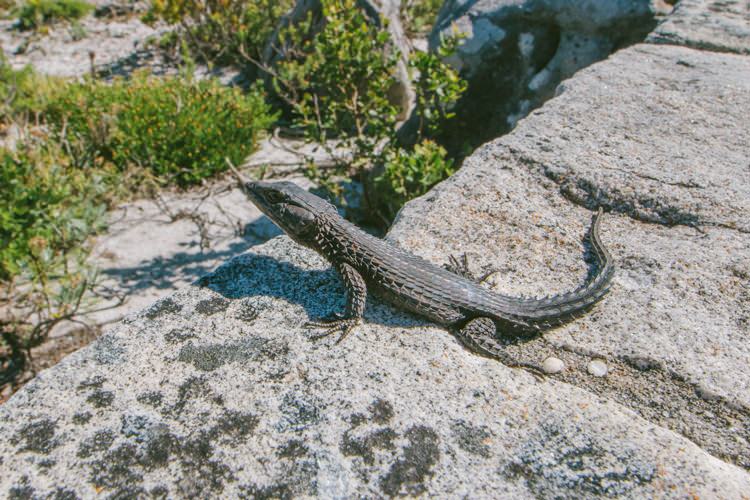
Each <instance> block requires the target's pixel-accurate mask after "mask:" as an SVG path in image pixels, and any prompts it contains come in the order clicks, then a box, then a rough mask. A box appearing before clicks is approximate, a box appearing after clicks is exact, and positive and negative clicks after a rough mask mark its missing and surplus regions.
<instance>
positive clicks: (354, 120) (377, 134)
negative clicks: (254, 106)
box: [274, 0, 399, 195]
mask: <svg viewBox="0 0 750 500" xmlns="http://www.w3.org/2000/svg"><path fill="white" fill-rule="evenodd" d="M322 15H323V21H322V28H321V29H319V30H317V31H316V24H317V23H316V20H314V19H313V16H312V14H310V15H308V17H307V19H305V20H304V21H302V22H300V23H298V24H296V25H292V26H289V27H288V28H287V29H285V30H284V31H282V33H281V34H280V42H279V45H280V46H282V47H284V51H285V57H284V59H283V60H281V61H280V62H279V63H278V64H277V66H276V67H275V68H274V73H275V79H274V87H275V90H276V92H277V94H278V95H280V96H281V97H282V99H283V100H284V101H285V102H286V103H287V104H288V105H289V106H290V108H291V110H292V114H293V124H294V125H295V126H296V127H299V128H301V129H303V130H304V133H305V138H306V140H308V141H311V142H317V143H319V144H321V145H323V147H325V148H327V149H328V150H329V152H330V153H332V154H334V156H335V151H334V149H333V148H330V147H329V144H327V141H328V140H329V139H336V140H337V144H336V147H337V148H338V147H342V148H344V149H345V150H348V151H350V152H351V154H352V157H347V158H345V159H342V160H341V162H340V163H341V168H339V169H336V170H334V171H331V170H328V171H325V172H321V171H320V170H318V169H315V168H311V169H310V170H309V171H308V175H309V176H310V177H312V178H313V180H315V181H317V182H321V183H322V184H323V185H325V186H326V187H328V188H329V189H331V188H333V190H334V194H336V195H339V194H340V190H339V189H336V188H335V184H334V183H332V182H330V181H331V178H332V177H335V176H340V175H343V174H348V175H352V174H358V173H361V172H363V171H364V170H366V169H368V168H369V167H371V165H372V164H373V163H374V161H375V159H376V158H377V157H378V156H379V155H380V151H381V149H382V147H383V146H384V145H385V144H388V143H390V142H392V141H393V140H394V133H395V129H394V127H395V125H396V121H397V115H398V112H399V110H398V108H397V107H396V106H395V105H393V104H392V103H391V102H390V101H389V99H388V95H389V91H390V90H391V88H392V87H393V85H394V84H395V79H394V73H395V69H396V64H397V57H398V54H396V53H394V52H393V50H391V48H390V38H389V35H388V32H387V31H386V30H383V29H378V28H377V27H375V26H373V25H372V24H370V21H369V20H368V18H367V16H366V15H365V13H364V12H363V11H362V10H361V9H360V8H359V7H358V6H357V2H356V0H323V1H322Z"/></svg>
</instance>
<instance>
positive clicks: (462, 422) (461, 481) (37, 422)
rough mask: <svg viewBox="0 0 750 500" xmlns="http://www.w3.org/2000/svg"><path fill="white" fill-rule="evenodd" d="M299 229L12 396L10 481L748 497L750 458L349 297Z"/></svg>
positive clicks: (49, 485)
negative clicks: (358, 321)
mask: <svg viewBox="0 0 750 500" xmlns="http://www.w3.org/2000/svg"><path fill="white" fill-rule="evenodd" d="M327 267H328V266H327V265H326V264H325V263H324V262H322V261H321V260H320V259H319V258H318V257H317V256H316V255H315V254H313V253H312V252H310V251H307V250H303V249H301V248H300V247H298V246H297V245H295V244H293V243H291V242H290V240H288V239H287V238H285V237H282V238H277V239H275V240H273V241H271V242H270V243H267V244H265V245H263V246H261V247H258V248H256V250H255V251H253V252H251V253H247V254H245V255H243V256H241V257H239V258H237V259H235V260H233V261H231V262H230V263H229V264H227V265H225V266H223V267H222V268H220V269H219V270H218V271H217V272H216V273H215V274H213V275H210V276H208V277H206V278H204V279H202V280H201V281H200V282H199V285H198V286H195V287H192V288H188V289H184V290H182V291H180V292H178V293H176V294H175V295H173V296H171V297H170V298H168V299H163V300H162V301H160V302H157V303H156V304H154V305H153V306H152V307H151V308H149V309H146V310H145V311H143V312H142V313H141V314H139V315H136V316H133V317H131V318H130V319H129V320H127V321H125V322H124V323H122V324H121V325H120V326H119V327H118V328H117V329H116V330H115V331H113V332H111V333H109V334H107V335H106V336H104V337H103V338H101V339H100V340H99V341H97V342H96V343H95V344H93V345H91V346H89V347H87V348H86V349H84V350H82V351H79V352H78V353H76V354H73V355H72V356H70V357H68V358H66V359H65V360H64V361H63V362H62V363H61V364H60V365H58V366H57V367H55V368H54V369H52V370H49V371H46V372H44V373H42V374H40V376H39V377H38V378H37V379H35V380H34V381H33V382H31V383H30V384H29V385H28V386H27V387H26V388H25V389H24V390H22V391H21V392H19V393H18V394H16V395H15V396H14V397H13V398H12V399H11V400H10V401H9V402H8V403H6V404H5V405H4V406H3V407H1V408H0V422H1V423H0V430H1V431H2V433H1V434H0V450H2V454H1V455H0V456H1V457H2V459H1V460H2V462H0V466H1V467H2V470H3V471H4V473H3V474H2V475H0V485H1V490H0V491H3V492H4V493H5V494H7V495H9V496H14V495H15V496H16V497H25V498H37V497H46V496H54V495H58V496H60V497H62V495H64V494H67V495H68V497H72V496H73V494H75V495H78V496H80V497H93V496H96V495H101V496H105V497H119V498H123V497H134V496H142V497H160V498H161V497H169V498H173V497H203V498H205V497H210V496H218V495H221V496H223V497H236V496H247V497H251V498H279V497H281V498H290V497H296V496H313V495H317V496H321V497H324V498H350V497H373V498H377V497H384V496H399V495H418V494H421V493H429V494H431V495H434V496H438V497H447V496H451V497H463V496H470V497H497V496H501V497H509V496H513V497H530V496H541V497H559V496H561V495H562V496H569V497H582V496H590V495H608V496H615V495H619V496H625V497H633V498H636V497H644V496H654V495H657V494H665V493H667V494H668V493H672V494H674V495H676V496H684V495H687V494H688V493H695V494H697V495H700V496H705V497H712V496H716V495H718V494H726V495H727V496H734V497H737V496H738V495H740V493H741V492H742V491H746V490H747V488H749V487H750V479H749V478H748V476H747V474H746V472H744V471H742V470H741V469H739V468H737V467H736V466H733V465H730V464H727V463H725V462H722V461H721V460H719V459H717V458H715V457H712V456H711V455H709V454H708V453H706V452H705V451H704V450H702V449H700V448H699V447H698V446H697V445H696V444H694V443H692V442H691V441H689V440H688V439H685V438H683V437H682V436H680V435H679V434H677V433H674V432H671V431H670V430H668V429H666V428H664V427H661V426H659V425H655V424H653V423H651V422H648V421H647V420H644V419H643V418H641V417H639V416H637V415H635V414H634V413H633V412H631V411H629V410H628V409H627V408H625V407H623V406H622V405H619V404H617V403H615V402H613V401H611V400H608V399H607V398H600V397H599V396H597V395H595V394H592V393H591V392H589V391H586V390H584V389H581V388H578V387H575V386H574V385H571V384H565V383H561V382H557V381H554V380H549V381H546V382H538V381H536V379H534V377H532V376H531V375H529V374H528V373H526V372H523V371H517V370H512V369H508V368H506V367H504V366H503V365H501V364H499V363H497V362H495V361H492V360H488V359H484V358H480V357H477V356H475V355H473V354H471V353H469V352H468V351H466V350H465V349H463V348H462V347H461V345H460V344H459V343H458V342H457V341H456V340H454V339H453V338H452V337H451V336H450V335H449V334H448V333H446V332H445V331H443V330H441V329H438V328H435V327H433V326H429V325H426V324H424V323H422V322H419V321H416V320H414V319H412V318H410V317H407V316H406V315H403V314H400V313H397V312H395V311H394V310H392V309H391V308H389V307H386V306H383V305H380V304H374V305H371V306H370V308H369V309H368V312H367V314H366V316H367V324H365V325H364V326H362V327H361V328H360V329H359V330H358V331H357V333H356V334H354V335H352V336H351V338H348V339H347V340H346V341H345V342H344V343H342V344H339V345H335V344H334V343H333V342H332V340H333V339H331V341H325V340H324V341H317V342H313V341H311V340H310V332H309V331H308V330H307V329H306V328H305V327H304V326H303V322H304V321H305V320H306V318H307V317H308V316H309V317H318V316H320V315H323V314H326V313H328V312H330V311H331V310H334V309H337V308H340V307H341V306H342V305H343V301H342V294H341V285H340V284H339V282H338V280H337V279H336V278H335V276H334V275H333V273H332V272H331V271H330V270H328V269H327Z"/></svg>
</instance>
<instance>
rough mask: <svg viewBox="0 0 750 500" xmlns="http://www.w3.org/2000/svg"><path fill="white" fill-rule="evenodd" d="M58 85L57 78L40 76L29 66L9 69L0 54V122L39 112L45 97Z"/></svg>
mask: <svg viewBox="0 0 750 500" xmlns="http://www.w3.org/2000/svg"><path fill="white" fill-rule="evenodd" d="M60 84H61V80H60V79H59V78H55V77H51V76H45V75H40V74H39V73H36V72H35V71H34V70H33V68H32V67H31V66H26V67H25V68H22V69H18V70H17V69H13V68H11V66H10V65H9V64H7V62H6V61H5V57H4V56H3V55H2V54H1V53H0V122H5V123H7V122H8V121H10V120H12V119H16V118H25V116H22V115H28V114H30V113H36V112H39V111H40V110H41V109H42V107H43V103H44V100H45V96H46V95H48V94H49V92H51V91H52V89H53V88H57V87H59V85H60Z"/></svg>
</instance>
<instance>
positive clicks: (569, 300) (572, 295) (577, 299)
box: [500, 208, 616, 330]
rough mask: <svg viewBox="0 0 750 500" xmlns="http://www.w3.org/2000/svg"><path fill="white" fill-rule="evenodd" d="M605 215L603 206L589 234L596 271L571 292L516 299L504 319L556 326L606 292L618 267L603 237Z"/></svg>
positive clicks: (527, 324) (536, 327)
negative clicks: (509, 312)
mask: <svg viewBox="0 0 750 500" xmlns="http://www.w3.org/2000/svg"><path fill="white" fill-rule="evenodd" d="M602 214H603V211H602V209H601V208H599V210H598V211H597V212H596V214H594V216H593V218H592V221H591V227H590V229H589V233H588V240H589V242H590V244H591V251H592V254H593V256H594V260H595V266H596V273H595V274H594V275H593V276H591V277H590V278H589V279H588V280H587V282H586V283H584V284H583V285H582V286H580V287H579V288H577V289H575V290H573V291H571V292H566V293H562V294H559V295H552V296H549V297H542V298H517V299H513V300H512V302H513V306H512V312H511V314H509V315H506V314H502V315H501V317H500V319H501V320H511V321H512V322H513V323H516V324H518V325H523V327H524V328H523V329H524V330H525V329H530V330H543V329H547V328H552V327H555V326H558V325H560V324H562V323H566V322H568V321H570V320H572V319H574V318H576V317H577V316H578V315H579V314H580V313H582V312H584V311H586V310H588V309H589V308H591V306H593V305H594V304H596V303H597V302H599V300H601V299H602V297H604V295H606V293H607V292H608V291H609V287H610V285H611V283H612V278H613V276H614V274H615V269H616V267H615V263H614V260H613V259H612V256H611V255H610V253H609V252H608V251H607V249H606V248H605V247H604V245H603V244H602V241H601V238H600V237H599V223H600V221H601V218H602ZM505 299H507V297H505ZM501 309H504V308H501Z"/></svg>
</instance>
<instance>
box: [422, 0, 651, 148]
mask: <svg viewBox="0 0 750 500" xmlns="http://www.w3.org/2000/svg"><path fill="white" fill-rule="evenodd" d="M655 3H656V4H659V5H661V3H660V2H654V1H653V0H616V1H612V0H594V1H591V0H576V1H571V0H478V1H465V0H448V1H447V2H446V3H445V4H444V5H443V8H442V9H441V10H440V15H439V16H438V19H437V22H436V23H435V26H434V28H433V30H432V34H431V35H430V47H431V48H432V49H434V48H436V47H437V46H438V45H440V43H441V41H442V39H444V38H445V37H448V36H454V35H456V34H460V35H461V36H463V37H464V39H463V41H462V43H461V45H460V46H459V47H458V49H457V51H456V53H455V54H454V55H453V56H451V57H450V58H449V60H448V61H449V62H450V63H451V64H452V65H453V66H454V67H455V68H456V69H458V70H459V71H460V73H461V76H462V77H463V78H465V79H466V80H467V81H468V82H469V88H468V90H467V92H466V94H465V95H464V97H463V98H462V100H461V102H460V105H459V106H458V108H457V110H458V116H457V117H456V119H455V120H454V122H453V123H454V125H455V126H454V127H452V128H451V130H450V133H449V134H448V135H449V136H450V138H451V139H452V141H453V142H454V143H455V147H458V148H463V147H464V143H467V142H468V143H470V144H473V145H479V144H481V143H482V142H485V141H487V140H489V139H492V138H494V137H497V136H498V135H499V134H502V133H505V132H507V131H509V130H510V129H512V128H513V127H514V126H515V124H516V123H517V122H518V120H519V119H521V118H523V117H524V116H526V115H527V114H528V113H529V112H530V111H531V110H533V109H535V108H537V107H538V106H539V105H541V104H542V103H543V102H544V101H546V100H547V99H549V98H550V97H551V96H552V95H553V93H554V90H555V87H556V86H557V85H558V84H559V83H560V81H561V80H563V79H565V78H569V77H570V76H572V75H573V74H574V73H575V72H576V71H578V70H579V69H581V68H585V67H586V66H589V65H590V64H593V63H594V62H596V61H600V60H602V59H604V58H606V57H607V56H608V55H609V54H610V53H612V52H613V51H614V50H616V49H618V48H621V47H623V46H626V45H630V44H632V43H635V42H640V41H641V40H643V38H644V37H645V36H646V35H647V34H648V33H649V31H651V29H652V28H653V27H654V26H655V24H656V17H655V16H656V14H657V13H659V12H662V11H663V10H664V9H660V8H659V7H658V5H655Z"/></svg>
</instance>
